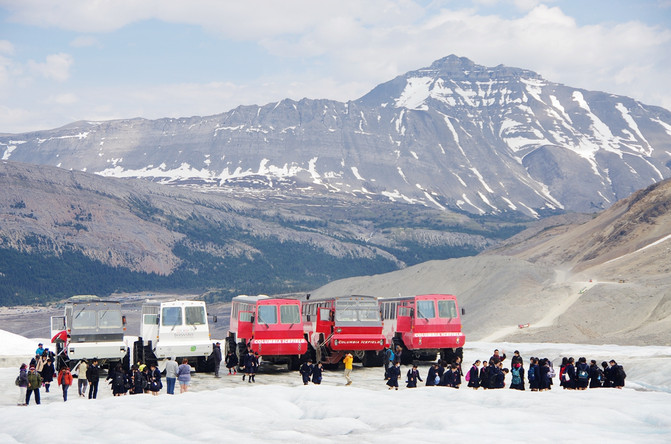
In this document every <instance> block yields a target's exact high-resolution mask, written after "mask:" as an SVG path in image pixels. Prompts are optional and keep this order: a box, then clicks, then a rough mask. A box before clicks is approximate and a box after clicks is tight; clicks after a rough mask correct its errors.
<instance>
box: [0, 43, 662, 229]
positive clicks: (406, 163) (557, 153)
mask: <svg viewBox="0 0 671 444" xmlns="http://www.w3.org/2000/svg"><path fill="white" fill-rule="evenodd" d="M0 155H1V156H2V159H5V160H7V159H9V160H13V161H21V162H29V163H38V164H46V165H53V166H59V167H61V168H66V169H73V170H82V171H87V172H92V173H96V174H100V175H103V176H113V177H135V178H146V179H150V180H153V181H158V182H162V183H170V184H195V185H198V186H204V187H227V186H242V187H246V188H247V189H255V190H256V192H260V191H263V190H269V189H273V190H276V189H278V188H279V189H283V190H287V191H289V192H294V191H295V192H311V193H316V194H321V193H345V194H353V195H359V196H369V197H371V198H380V199H390V200H395V201H402V202H410V203H417V204H422V205H427V206H431V207H439V208H448V209H451V210H459V211H464V212H468V213H473V214H500V213H506V212H520V213H524V214H526V215H531V216H534V217H539V216H543V215H546V214H549V213H556V212H561V211H564V210H569V211H581V212H583V211H588V212H592V211H598V210H600V209H603V208H607V207H608V206H610V205H611V204H612V203H614V202H615V201H617V200H618V199H621V198H623V197H626V196H628V195H629V194H631V193H632V192H634V191H635V190H637V189H640V188H643V187H645V186H647V185H650V184H652V183H655V182H659V181H661V180H662V179H664V178H668V177H671V112H669V111H667V110H665V109H662V108H658V107H653V106H647V105H644V104H642V103H640V102H637V101H635V100H633V99H631V98H627V97H623V96H615V95H612V94H607V93H603V92H593V91H585V90H581V89H576V88H571V87H568V86H564V85H560V84H556V83H552V82H549V81H547V80H544V79H543V78H542V77H540V76H539V75H538V74H536V73H534V72H531V71H527V70H524V69H518V68H510V67H505V66H497V67H493V68H492V67H485V66H480V65H476V64H474V63H473V62H471V61H470V60H468V59H465V58H459V57H456V56H448V57H446V58H443V59H441V60H438V61H436V62H434V63H433V64H432V65H431V66H430V67H428V68H422V69H419V70H417V71H412V72H409V73H406V74H404V75H402V76H399V77H397V78H395V79H393V80H391V81H389V82H387V83H384V84H381V85H379V86H377V87H376V88H375V89H373V90H372V91H371V92H370V93H368V94H366V95H365V96H363V97H361V98H360V99H358V100H355V101H351V102H347V103H341V102H336V101H331V100H309V99H303V100H301V101H299V102H295V101H292V100H283V101H280V102H278V103H273V104H268V105H265V106H240V107H238V108H236V109H234V110H232V111H229V112H226V113H223V114H219V115H215V116H209V117H190V118H180V119H160V120H144V119H130V120H116V121H106V122H77V123H73V124H71V125H68V126H65V127H62V128H59V129H55V130H50V131H39V132H34V133H26V134H18V135H5V136H0Z"/></svg>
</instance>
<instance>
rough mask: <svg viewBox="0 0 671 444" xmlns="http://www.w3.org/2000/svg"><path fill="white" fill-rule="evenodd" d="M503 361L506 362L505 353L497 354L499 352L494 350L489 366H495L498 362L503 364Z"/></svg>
mask: <svg viewBox="0 0 671 444" xmlns="http://www.w3.org/2000/svg"><path fill="white" fill-rule="evenodd" d="M505 360H506V353H505V352H503V354H502V355H501V354H499V350H498V349H496V350H494V354H493V355H492V357H491V358H489V365H492V364H494V365H496V364H498V363H499V362H503V361H505Z"/></svg>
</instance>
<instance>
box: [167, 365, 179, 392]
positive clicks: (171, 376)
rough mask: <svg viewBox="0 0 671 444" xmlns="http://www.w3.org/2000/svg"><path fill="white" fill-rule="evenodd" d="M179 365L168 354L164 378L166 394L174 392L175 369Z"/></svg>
mask: <svg viewBox="0 0 671 444" xmlns="http://www.w3.org/2000/svg"><path fill="white" fill-rule="evenodd" d="M178 369H179V365H177V362H175V361H174V360H173V359H172V358H170V356H168V360H167V361H166V363H165V380H166V382H167V383H168V394H169V395H174V394H175V382H177V370H178Z"/></svg>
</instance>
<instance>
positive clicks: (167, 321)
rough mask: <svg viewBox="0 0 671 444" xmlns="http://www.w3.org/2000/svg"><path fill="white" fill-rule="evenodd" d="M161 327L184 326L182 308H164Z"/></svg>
mask: <svg viewBox="0 0 671 444" xmlns="http://www.w3.org/2000/svg"><path fill="white" fill-rule="evenodd" d="M161 325H172V326H175V325H182V307H163V311H162V313H161Z"/></svg>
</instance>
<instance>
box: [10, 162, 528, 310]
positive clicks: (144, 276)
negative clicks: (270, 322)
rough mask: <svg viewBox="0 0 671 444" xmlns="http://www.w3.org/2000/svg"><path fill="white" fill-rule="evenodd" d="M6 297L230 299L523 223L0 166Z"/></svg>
mask: <svg viewBox="0 0 671 444" xmlns="http://www.w3.org/2000/svg"><path fill="white" fill-rule="evenodd" d="M0 188H1V189H2V190H3V192H2V193H0V304H16V303H20V302H25V299H26V298H28V299H29V300H31V301H32V300H33V298H37V299H48V298H55V297H57V296H59V295H60V296H71V295H72V294H88V293H97V294H102V295H104V294H108V293H110V292H113V291H119V290H126V291H137V290H140V289H146V290H159V289H162V288H163V289H165V288H168V289H183V290H189V291H197V292H208V294H210V295H218V296H220V297H225V296H230V295H235V294H239V293H281V292H287V291H301V290H309V289H310V288H314V287H315V286H318V285H321V284H323V283H325V282H328V281H330V280H332V279H337V278H341V277H345V276H353V275H358V274H361V273H371V272H382V271H390V270H394V269H398V268H402V267H405V266H406V265H411V264H414V263H418V262H422V261H425V260H428V259H432V258H436V257H440V258H445V257H458V256H463V255H472V254H475V253H477V252H479V251H482V250H483V249H485V248H487V247H488V246H491V245H493V244H495V243H497V242H498V241H500V240H501V239H503V238H505V237H508V236H509V235H510V234H512V233H515V232H518V231H520V229H521V228H523V227H524V225H523V224H521V223H511V222H504V221H497V220H495V219H494V218H491V221H489V222H488V221H485V220H484V219H480V220H478V221H475V220H472V219H470V218H468V217H467V216H465V215H463V214H455V213H451V212H447V211H441V210H437V209H430V208H426V207H422V206H412V205H407V204H401V203H393V202H376V201H370V200H368V199H361V198H357V197H355V196H332V197H328V196H325V197H321V198H319V199H313V198H311V197H310V196H309V195H306V196H302V197H301V196H294V197H288V196H285V195H282V194H281V193H276V194H273V195H270V194H264V195H263V196H251V197H250V196H249V195H247V194H245V193H241V194H240V195H237V196H236V195H232V194H231V193H202V192H198V191H194V190H189V189H185V188H177V187H168V186H163V185H159V184H154V183H151V182H148V181H142V180H135V179H116V178H106V177H101V176H99V175H94V174H90V173H84V172H79V171H67V170H64V169H60V168H55V167H46V166H37V165H29V164H23V163H18V162H9V161H0Z"/></svg>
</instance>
